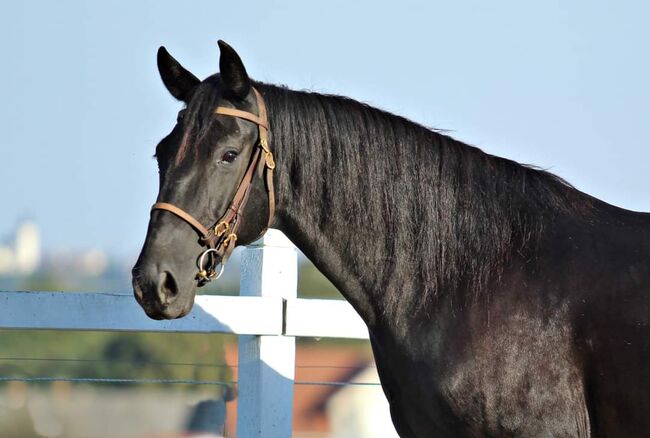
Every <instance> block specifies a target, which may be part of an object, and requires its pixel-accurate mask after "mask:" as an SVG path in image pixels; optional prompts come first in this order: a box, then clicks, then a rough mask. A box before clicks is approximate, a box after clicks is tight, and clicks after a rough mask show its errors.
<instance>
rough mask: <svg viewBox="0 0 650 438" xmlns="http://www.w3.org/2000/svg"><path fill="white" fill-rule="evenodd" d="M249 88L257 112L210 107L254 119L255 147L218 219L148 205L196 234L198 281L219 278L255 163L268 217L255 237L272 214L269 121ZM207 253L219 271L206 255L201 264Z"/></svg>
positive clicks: (164, 205) (259, 98)
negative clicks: (263, 184)
mask: <svg viewBox="0 0 650 438" xmlns="http://www.w3.org/2000/svg"><path fill="white" fill-rule="evenodd" d="M253 92H254V93H255V97H256V99H257V108H258V111H259V115H255V114H253V113H249V112H247V111H241V110H238V109H234V108H226V107H223V106H220V107H217V108H216V109H215V110H214V114H221V115H225V116H231V117H237V118H240V119H244V120H247V121H249V122H252V123H255V124H256V125H257V127H258V139H257V143H256V148H255V150H254V151H253V153H252V157H251V159H250V162H249V164H248V168H247V169H246V172H245V173H244V176H243V178H242V179H241V182H240V183H239V187H238V188H237V191H236V192H235V196H234V197H233V199H232V201H231V202H230V206H228V209H227V210H226V212H225V213H224V214H223V216H221V218H219V220H218V221H216V222H215V223H214V225H212V226H211V227H204V226H203V224H201V222H199V221H198V220H196V219H195V218H194V217H193V216H192V215H191V214H189V213H188V212H186V211H185V210H183V209H181V208H179V207H176V206H175V205H172V204H169V203H167V202H156V203H155V204H154V205H153V207H151V211H152V212H153V211H154V210H166V211H168V212H170V213H172V214H174V215H176V216H178V217H179V218H181V219H183V220H184V221H185V222H187V223H188V224H189V225H190V226H191V227H192V228H194V229H195V230H196V232H197V233H198V234H199V236H200V240H201V244H202V245H203V246H206V247H207V249H206V250H205V251H203V252H202V253H201V254H200V255H199V257H198V259H197V262H196V264H197V268H198V270H199V272H198V274H197V279H198V280H199V285H202V284H205V283H207V282H209V281H211V280H213V279H215V278H219V276H220V275H221V273H222V272H223V267H224V265H225V263H226V261H227V260H228V257H230V254H231V253H232V251H233V250H234V249H235V244H236V242H237V231H238V229H239V225H240V222H241V213H242V211H243V210H244V207H245V206H246V203H247V201H248V196H249V194H250V191H251V186H252V183H253V177H254V176H255V171H256V169H257V168H258V167H259V166H263V167H264V173H265V180H266V191H267V193H268V197H269V220H268V222H267V225H266V227H265V228H264V229H263V230H262V231H261V232H260V234H259V236H258V238H259V237H260V236H262V234H264V233H265V232H266V230H267V229H268V227H269V226H271V222H272V221H273V216H274V214H275V195H274V193H273V169H275V161H274V160H273V153H272V152H271V149H270V148H269V144H268V133H269V124H268V118H267V113H266V104H265V103H264V99H263V98H262V95H261V94H260V93H259V91H257V90H256V89H255V88H253ZM211 253H214V254H216V255H218V256H221V261H220V262H219V264H220V265H221V268H220V271H219V273H217V272H216V270H215V268H216V266H214V265H213V263H212V260H213V259H212V258H211V257H209V259H210V262H209V265H208V266H207V267H205V266H204V263H203V261H204V259H205V257H206V256H210V255H211Z"/></svg>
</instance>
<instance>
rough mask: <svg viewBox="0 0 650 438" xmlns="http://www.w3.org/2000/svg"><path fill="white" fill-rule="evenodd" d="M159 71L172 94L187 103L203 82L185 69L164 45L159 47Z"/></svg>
mask: <svg viewBox="0 0 650 438" xmlns="http://www.w3.org/2000/svg"><path fill="white" fill-rule="evenodd" d="M158 72H160V77H161V78H162V81H163V84H165V87H167V89H168V90H169V92H170V93H171V94H172V96H174V97H175V98H176V99H178V100H182V101H183V102H185V103H187V102H188V101H189V100H190V97H191V96H192V92H193V91H194V89H195V88H196V86H197V85H199V83H200V82H201V81H200V80H199V79H198V78H197V77H196V76H194V75H193V74H192V73H190V72H189V71H187V70H185V68H183V66H182V65H180V63H179V62H178V61H176V60H175V59H174V57H173V56H172V55H170V54H169V52H168V51H167V49H165V48H164V47H162V46H161V47H160V48H159V49H158Z"/></svg>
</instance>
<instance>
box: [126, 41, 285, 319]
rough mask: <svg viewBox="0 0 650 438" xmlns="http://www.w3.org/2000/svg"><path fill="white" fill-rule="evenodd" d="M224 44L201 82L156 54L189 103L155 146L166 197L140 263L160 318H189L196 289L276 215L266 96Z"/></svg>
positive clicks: (136, 280) (145, 294)
mask: <svg viewBox="0 0 650 438" xmlns="http://www.w3.org/2000/svg"><path fill="white" fill-rule="evenodd" d="M219 47H220V49H221V58H220V60H219V68H220V74H217V75H214V76H210V77H209V78H207V79H206V80H204V81H203V82H201V81H200V80H199V79H197V78H196V77H195V76H194V75H193V74H192V73H190V72H189V71H187V70H186V69H184V68H183V67H182V66H181V65H180V64H179V63H178V62H177V61H176V60H175V59H174V58H173V57H172V56H171V55H169V53H167V51H166V50H165V49H164V48H163V47H161V48H160V49H159V51H158V70H159V72H160V76H161V77H162V81H163V83H164V84H165V86H166V87H167V89H168V90H169V92H170V93H171V94H172V95H173V96H174V97H175V98H176V99H178V100H180V101H182V102H184V103H185V106H184V108H183V109H182V110H181V111H180V112H179V113H178V119H177V122H176V125H175V126H174V129H173V130H172V131H171V133H170V134H169V135H167V136H166V137H165V138H164V139H162V141H161V142H160V143H159V144H158V146H157V147H156V159H157V160H158V169H159V174H160V181H159V192H158V199H157V203H156V204H155V205H154V208H153V209H152V212H151V218H150V221H149V228H148V231H147V237H146V240H145V242H144V246H143V248H142V252H141V253H140V257H139V258H138V261H137V263H136V265H135V266H134V268H133V290H134V293H135V297H136V299H137V301H138V302H139V303H140V305H141V306H142V307H143V308H144V310H145V312H146V313H147V315H149V316H150V317H151V318H155V319H163V318H167V319H171V318H179V317H181V316H184V315H185V314H187V313H188V312H189V311H190V309H191V308H192V304H193V302H194V294H195V290H196V287H197V285H198V286H201V285H202V284H203V283H205V282H206V281H209V280H210V278H211V277H214V276H215V274H216V272H215V271H216V270H217V266H218V265H219V264H220V263H221V262H225V259H226V258H227V257H228V255H229V254H230V252H231V251H232V249H233V248H234V246H235V245H237V244H246V243H249V242H251V241H253V240H254V239H255V238H257V237H258V236H259V235H260V233H262V232H263V231H264V230H265V229H266V226H267V222H268V221H269V217H270V216H271V215H272V211H271V210H272V196H273V188H272V185H271V184H270V183H271V182H272V176H271V174H270V172H271V170H272V169H273V167H274V163H273V161H272V155H271V154H270V152H269V151H268V147H267V146H266V128H265V125H266V117H265V108H264V102H263V99H262V98H261V95H259V94H258V91H257V90H256V89H254V88H253V86H252V84H251V80H250V79H249V77H248V75H247V73H246V70H245V68H244V65H243V63H242V61H241V59H240V58H239V56H238V55H237V53H236V52H235V51H234V50H233V49H232V48H231V47H230V46H228V45H227V44H225V43H223V42H222V41H220V42H219ZM233 110H234V111H233ZM258 116H260V117H259V118H258V119H257V120H255V118H256V117H258ZM265 175H266V184H265V181H264V176H265ZM267 185H270V187H267ZM267 190H268V193H267ZM208 250H209V251H208ZM206 251H207V252H206ZM201 255H203V256H201Z"/></svg>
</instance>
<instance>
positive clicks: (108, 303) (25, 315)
mask: <svg viewBox="0 0 650 438" xmlns="http://www.w3.org/2000/svg"><path fill="white" fill-rule="evenodd" d="M241 263H242V265H241V273H242V274H241V283H240V295H241V296H239V297H227V296H198V297H197V298H196V302H195V304H194V308H193V310H192V312H191V313H190V314H189V315H187V316H186V317H185V318H182V319H178V320H173V321H154V320H151V319H149V318H148V317H147V316H146V315H145V314H144V312H143V310H142V309H141V308H140V306H139V305H138V304H137V303H136V301H135V299H134V298H133V297H132V296H130V295H118V294H110V293H73V292H66V293H60V292H1V293H0V307H1V308H2V311H1V312H0V329H42V330H101V331H155V332H192V333H230V334H236V335H239V380H238V411H237V436H238V437H241V438H252V437H255V438H261V437H265V438H286V437H290V436H291V422H292V412H293V383H294V370H295V337H296V336H310V337H335V338H355V339H367V338H368V331H367V329H366V326H365V324H364V323H363V321H362V320H361V318H359V316H358V315H357V314H356V312H355V311H354V309H352V307H351V306H350V305H349V304H348V303H347V302H345V301H339V300H317V299H300V298H296V295H297V279H298V271H297V254H296V249H295V247H294V246H293V245H292V244H291V242H290V241H289V240H288V239H287V238H286V237H285V236H284V235H283V234H282V233H281V232H279V231H277V230H269V231H268V232H267V233H266V234H265V236H264V237H263V238H262V239H260V240H259V241H257V242H255V243H254V244H253V245H251V246H248V247H247V248H245V249H244V251H243V253H242V261H241Z"/></svg>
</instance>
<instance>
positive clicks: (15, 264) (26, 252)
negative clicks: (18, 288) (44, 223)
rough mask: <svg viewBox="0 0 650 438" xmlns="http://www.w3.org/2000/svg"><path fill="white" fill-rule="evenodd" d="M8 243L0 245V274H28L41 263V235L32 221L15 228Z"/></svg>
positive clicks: (24, 222)
mask: <svg viewBox="0 0 650 438" xmlns="http://www.w3.org/2000/svg"><path fill="white" fill-rule="evenodd" d="M8 240H9V242H10V243H7V244H4V245H0V275H30V274H33V273H34V272H35V271H36V270H37V269H38V267H39V266H40V263H41V236H40V232H39V230H38V226H37V225H36V224H35V223H34V222H32V221H23V222H21V223H20V224H19V225H18V227H17V228H16V231H15V234H14V236H13V239H12V238H10V239H8Z"/></svg>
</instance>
